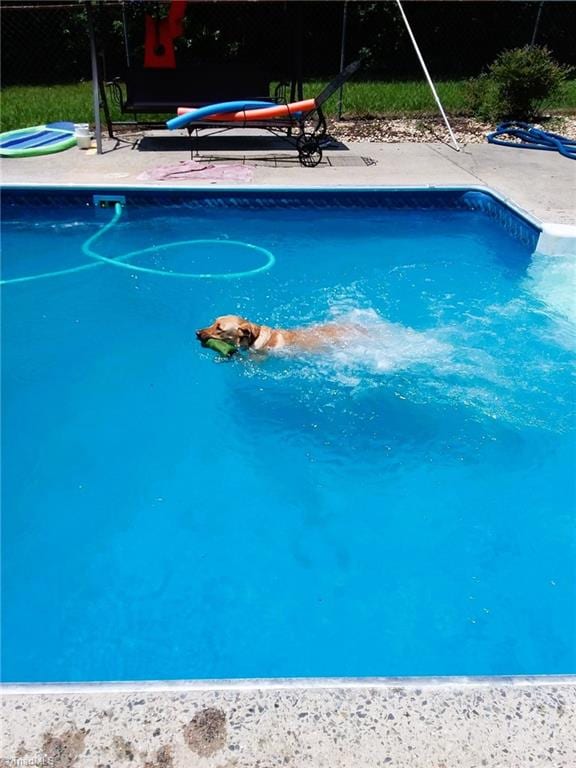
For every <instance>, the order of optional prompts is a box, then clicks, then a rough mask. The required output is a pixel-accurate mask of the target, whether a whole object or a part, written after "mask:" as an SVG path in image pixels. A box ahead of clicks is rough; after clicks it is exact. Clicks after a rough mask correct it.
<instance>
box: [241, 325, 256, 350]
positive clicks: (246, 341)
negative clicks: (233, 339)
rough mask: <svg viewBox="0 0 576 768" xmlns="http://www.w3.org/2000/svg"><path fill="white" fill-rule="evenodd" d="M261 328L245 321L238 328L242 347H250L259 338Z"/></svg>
mask: <svg viewBox="0 0 576 768" xmlns="http://www.w3.org/2000/svg"><path fill="white" fill-rule="evenodd" d="M259 332H260V327H259V326H257V325H254V323H249V322H248V321H245V322H243V323H241V324H240V325H239V326H238V340H239V343H240V346H241V347H250V346H251V345H252V344H254V342H255V341H256V339H257V338H258V333H259Z"/></svg>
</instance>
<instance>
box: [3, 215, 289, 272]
mask: <svg viewBox="0 0 576 768" xmlns="http://www.w3.org/2000/svg"><path fill="white" fill-rule="evenodd" d="M121 217H122V206H121V205H120V203H116V205H115V206H114V215H113V216H112V218H111V219H110V221H108V222H107V223H106V224H105V225H104V226H103V227H102V228H101V229H99V230H98V231H97V232H95V233H94V234H93V235H91V236H90V237H89V238H88V239H87V240H85V241H84V243H83V244H82V253H83V254H84V255H85V256H88V258H90V259H92V261H91V262H90V263H88V264H82V265H80V266H79V267H71V268H69V269H58V270H55V271H53V272H41V273H40V274H36V275H26V276H25V277H13V278H9V279H7V280H0V285H10V284H11V283H28V282H31V281H32V280H44V279H46V278H49V277H57V276H58V275H69V274H72V273H74V272H82V271H83V270H85V269H93V268H94V267H98V266H102V265H103V264H112V265H113V266H115V267H121V268H124V269H129V270H130V271H131V272H144V273H146V274H149V275H159V276H161V277H180V278H191V279H195V280H203V279H211V280H234V279H236V278H240V277H251V276H252V275H257V274H259V273H261V272H267V271H268V270H269V269H270V268H271V267H273V266H274V264H275V262H276V258H275V257H274V254H273V253H271V252H270V251H269V250H267V249H266V248H262V247H261V246H259V245H253V244H252V243H244V242H242V241H241V240H216V239H211V240H199V239H196V240H181V241H178V242H173V243H165V244H164V245H154V246H152V247H150V248H141V249H140V250H138V251H130V252H129V253H123V254H121V255H120V256H115V257H114V258H108V257H107V256H102V254H100V253H97V252H96V251H95V250H94V249H93V247H92V246H93V245H94V243H95V242H96V241H97V240H99V239H100V238H101V237H102V236H103V235H105V234H106V232H108V231H109V230H110V229H112V228H113V227H114V226H116V224H117V223H118V222H119V221H120V219H121ZM195 245H201V246H202V245H218V246H223V247H230V246H232V247H233V248H247V249H249V250H250V251H252V252H257V253H260V254H262V256H264V263H263V264H262V265H261V266H260V267H254V269H247V270H244V271H242V272H170V271H168V270H164V269H154V268H152V267H139V266H136V265H135V264H129V263H124V260H125V259H131V258H134V257H135V256H141V255H145V254H148V253H156V252H158V251H167V250H169V249H170V248H180V247H182V246H195Z"/></svg>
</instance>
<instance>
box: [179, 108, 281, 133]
mask: <svg viewBox="0 0 576 768" xmlns="http://www.w3.org/2000/svg"><path fill="white" fill-rule="evenodd" d="M270 106H273V102H271V101H246V100H244V101H222V102H221V103H220V104H208V105H207V106H205V107H199V108H198V109H194V110H193V111H192V112H186V113H185V114H184V115H177V116H176V117H172V118H171V119H170V120H168V121H167V122H166V125H167V126H168V128H170V130H171V131H173V130H174V129H175V128H183V127H184V126H185V125H188V123H191V122H193V121H194V120H202V118H203V117H211V116H212V115H220V114H226V113H227V112H238V111H239V110H241V109H263V108H264V107H270Z"/></svg>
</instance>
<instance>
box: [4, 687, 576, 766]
mask: <svg viewBox="0 0 576 768" xmlns="http://www.w3.org/2000/svg"><path fill="white" fill-rule="evenodd" d="M44 691H45V692H39V688H38V687H37V686H33V687H30V688H29V689H27V690H24V688H23V687H19V688H18V687H14V688H11V687H10V686H8V687H7V688H5V690H4V696H3V709H4V717H3V754H2V761H1V762H0V765H2V766H3V767H7V766H16V765H29V766H32V765H46V766H53V768H72V767H73V766H76V767H78V768H105V767H110V768H128V766H132V767H134V768H196V767H197V768H277V767H278V766H288V767H289V768H301V767H302V768H304V767H305V766H313V768H376V767H377V766H378V767H380V766H382V767H387V766H391V768H394V767H396V768H400V767H401V768H481V766H488V767H489V768H527V767H528V766H533V768H540V767H542V768H551V767H553V768H574V766H576V680H575V679H574V678H532V679H530V678H526V679H522V678H510V679H503V678H500V679H498V678H495V679H493V680H490V679H477V680H458V679H452V680H444V681H442V680H409V679H405V680H389V681H385V680H380V681H378V680H373V681H370V680H367V681H356V682H354V681H348V682H343V681H340V682H339V681H324V682H321V683H319V682H318V681H299V682H298V681H294V682H292V683H291V682H280V681H276V682H274V681H271V682H270V681H269V682H265V681H261V682H260V683H258V682H252V683H242V682H239V683H216V684H202V683H174V684H172V685H170V684H164V685H162V684H159V685H157V686H154V685H139V684H133V685H132V687H131V686H130V685H129V684H124V685H118V686H103V687H99V686H83V687H79V686H70V687H68V688H67V687H65V686H59V687H52V686H51V687H47V688H45V689H44ZM18 761H20V762H18Z"/></svg>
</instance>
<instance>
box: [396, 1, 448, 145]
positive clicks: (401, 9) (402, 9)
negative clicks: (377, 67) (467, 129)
mask: <svg viewBox="0 0 576 768" xmlns="http://www.w3.org/2000/svg"><path fill="white" fill-rule="evenodd" d="M396 4H397V6H398V8H399V9H400V13H401V14H402V19H403V20H404V24H405V25H406V29H407V30H408V34H409V35H410V40H412V45H413V46H414V48H415V50H416V55H417V56H418V59H419V61H420V64H421V65H422V69H423V70H424V74H425V75H426V80H428V85H429V86H430V89H431V91H432V93H433V94H434V98H435V99H436V104H437V105H438V109H439V110H440V114H441V115H442V117H443V118H444V122H445V123H446V128H448V133H449V134H450V138H451V139H452V142H453V143H454V148H455V149H456V151H457V152H460V145H459V144H458V142H457V141H456V137H455V136H454V133H453V131H452V128H451V127H450V123H449V122H448V118H447V117H446V113H445V112H444V108H443V107H442V103H441V102H440V98H439V96H438V94H437V92H436V88H435V87H434V83H433V82H432V78H431V77H430V73H429V72H428V68H427V67H426V63H425V62H424V59H423V58H422V54H421V53H420V48H418V43H417V42H416V38H415V37H414V35H413V33H412V29H411V28H410V24H409V23H408V19H407V18H406V14H405V13H404V8H402V3H401V2H400V0H396Z"/></svg>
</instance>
